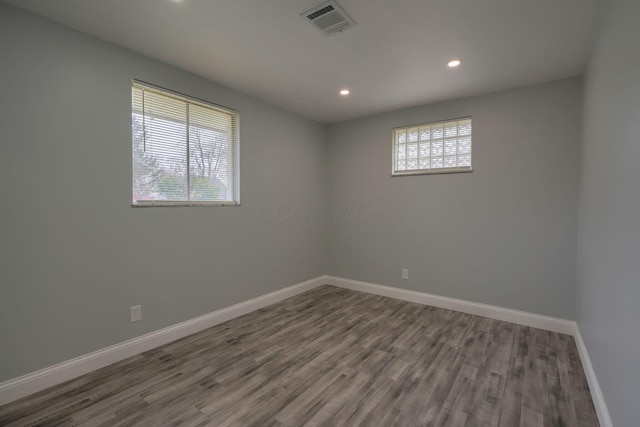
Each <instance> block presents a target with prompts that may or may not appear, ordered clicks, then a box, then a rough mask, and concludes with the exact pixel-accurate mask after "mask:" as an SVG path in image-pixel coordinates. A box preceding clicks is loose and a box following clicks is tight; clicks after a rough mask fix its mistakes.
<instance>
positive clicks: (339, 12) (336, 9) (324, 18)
mask: <svg viewBox="0 0 640 427" xmlns="http://www.w3.org/2000/svg"><path fill="white" fill-rule="evenodd" d="M301 16H302V17H303V18H304V19H305V20H307V21H308V22H310V23H311V24H312V25H313V26H314V27H316V28H317V29H318V30H320V31H321V32H322V33H323V34H324V35H326V36H330V35H332V34H335V33H340V32H342V31H344V30H346V29H347V28H351V27H353V26H354V25H356V23H355V21H354V20H353V19H351V17H350V16H349V15H347V12H345V11H344V10H343V9H342V8H341V7H340V6H339V5H338V3H336V2H335V1H328V2H326V3H322V4H321V5H318V6H316V7H314V8H313V9H310V10H307V11H306V12H305V13H303V14H302V15H301Z"/></svg>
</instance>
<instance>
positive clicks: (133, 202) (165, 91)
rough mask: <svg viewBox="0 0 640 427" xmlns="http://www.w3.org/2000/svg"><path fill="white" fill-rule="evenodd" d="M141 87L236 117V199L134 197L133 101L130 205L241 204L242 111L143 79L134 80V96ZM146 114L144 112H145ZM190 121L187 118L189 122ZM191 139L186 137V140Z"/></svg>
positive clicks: (233, 138) (233, 141)
mask: <svg viewBox="0 0 640 427" xmlns="http://www.w3.org/2000/svg"><path fill="white" fill-rule="evenodd" d="M136 87H137V88H140V89H144V90H149V91H153V92H156V93H158V94H160V95H163V96H167V97H170V98H175V99H177V100H180V101H183V102H186V103H188V104H193V105H198V106H200V107H204V108H208V109H213V110H218V111H221V112H222V113H226V114H230V115H231V116H232V121H233V131H232V135H231V138H230V139H231V142H230V143H231V153H232V155H231V161H232V163H233V172H232V174H231V179H232V180H233V189H232V194H233V195H234V197H233V200H206V201H205V200H134V199H133V196H134V195H135V191H136V189H135V187H134V185H133V184H134V179H135V177H134V173H135V170H134V166H133V162H134V159H133V143H134V141H133V139H134V135H133V114H134V113H135V111H134V107H133V105H132V106H131V112H130V115H129V119H130V128H131V140H130V142H131V147H130V149H131V156H132V158H131V180H132V186H131V190H132V193H131V207H134V208H151V207H213V206H240V113H239V112H238V111H237V110H235V109H233V108H229V107H225V106H223V105H220V104H216V103H213V102H210V101H207V100H204V99H201V98H197V97H194V96H190V95H186V94H183V93H180V92H176V91H174V90H171V89H167V88H165V87H162V86H157V85H154V84H151V83H148V82H145V81H142V80H137V79H132V80H131V97H132V98H133V89H134V88H136ZM142 114H144V112H143V113H142ZM187 123H188V122H187ZM188 143H189V142H188V141H187V144H188ZM187 173H190V172H189V171H187Z"/></svg>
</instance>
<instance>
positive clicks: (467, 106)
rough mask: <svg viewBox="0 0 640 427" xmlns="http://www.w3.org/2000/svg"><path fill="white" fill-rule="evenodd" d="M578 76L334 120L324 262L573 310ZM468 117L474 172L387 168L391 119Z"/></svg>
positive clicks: (425, 286)
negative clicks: (395, 172)
mask: <svg viewBox="0 0 640 427" xmlns="http://www.w3.org/2000/svg"><path fill="white" fill-rule="evenodd" d="M580 85H581V81H580V79H578V78H574V79H567V80H562V81H557V82H553V83H548V84H542V85H536V86H530V87H525V88H520V89H515V90H511V91H507V92H501V93H496V94H491V95H485V96H479V97H474V98H468V99H464V100H458V101H451V102H446V103H442V104H437V105H429V106H423V107H418V108H412V109H407V110H402V111H396V112H391V113H387V114H381V115H377V116H374V117H369V118H365V119H359V120H352V121H347V122H342V123H339V124H335V125H332V126H331V127H330V129H329V141H330V147H329V170H330V171H331V173H330V177H329V200H330V203H329V211H330V212H331V213H332V214H333V216H334V218H333V219H332V221H330V243H329V273H330V274H333V275H337V276H342V277H346V278H350V279H356V280H364V281H369V282H374V283H379V284H383V285H389V286H395V287H401V288H406V289H412V290H417V291H423V292H429V293H434V294H437V295H443V296H449V297H455V298H462V299H465V300H470V301H477V302H482V303H488V304H495V305H498V306H502V307H509V308H515V309H520V310H526V311H530V312H534V313H540V314H545V315H551V316H557V317H561V318H567V319H573V318H574V316H575V281H576V249H575V248H576V228H577V225H576V222H577V219H576V217H577V193H578V151H579V143H580V103H581V90H580ZM463 116H473V135H474V139H473V149H474V154H473V168H474V172H473V173H466V174H450V175H422V176H405V177H395V178H392V177H390V172H391V129H392V128H393V127H397V126H403V125H410V124H415V123H425V122H430V121H437V120H444V119H448V118H455V117H463ZM358 209H359V210H358ZM348 212H351V213H352V215H351V216H348V215H347V214H346V213H348ZM336 213H337V214H336ZM402 268H408V269H409V280H408V281H404V280H401V274H400V272H401V269H402Z"/></svg>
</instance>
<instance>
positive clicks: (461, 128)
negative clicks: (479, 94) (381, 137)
mask: <svg viewBox="0 0 640 427" xmlns="http://www.w3.org/2000/svg"><path fill="white" fill-rule="evenodd" d="M471 122H472V121H471V117H465V118H462V119H454V120H447V121H443V122H434V123H425V124H421V125H413V126H406V127H401V128H396V129H394V130H393V169H392V175H418V174H433V173H455V172H471V138H472V135H471V133H472V132H471V127H472V126H471Z"/></svg>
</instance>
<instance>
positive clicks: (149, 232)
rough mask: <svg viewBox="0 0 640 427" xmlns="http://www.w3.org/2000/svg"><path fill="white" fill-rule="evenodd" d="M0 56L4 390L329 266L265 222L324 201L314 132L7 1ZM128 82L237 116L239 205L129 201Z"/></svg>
mask: <svg viewBox="0 0 640 427" xmlns="http://www.w3.org/2000/svg"><path fill="white" fill-rule="evenodd" d="M0 60H1V66H0V200H1V201H2V208H1V209H0V224H1V226H0V227H1V228H0V235H1V243H0V286H1V288H0V347H1V350H0V381H3V380H7V379H10V378H14V377H17V376H19V375H21V374H25V373H28V372H31V371H34V370H36V369H39V368H43V367H46V366H49V365H51V364H54V363H57V362H61V361H64V360H67V359H70V358H72V357H75V356H79V355H82V354H85V353H88V352H90V351H93V350H97V349H100V348H103V347H105V346H108V345H111V344H114V343H118V342H121V341H124V340H126V339H129V338H132V337H135V336H139V335H141V334H144V333H146V332H149V331H153V330H157V329H159V328H162V327H166V326H169V325H172V324H175V323H177V322H180V321H184V320H187V319H191V318H193V317H196V316H198V315H202V314H205V313H208V312H211V311H213V310H216V309H219V308H222V307H226V306H229V305H231V304H234V303H238V302H241V301H244V300H247V299H249V298H252V297H256V296H258V295H262V294H265V293H268V292H271V291H274V290H277V289H281V288H283V287H284V286H288V285H291V284H294V283H298V282H301V281H304V280H307V279H310V278H312V277H316V276H318V275H320V274H323V273H325V271H326V268H325V258H324V257H325V254H326V246H325V232H324V225H323V224H322V223H321V222H320V221H315V222H308V221H302V220H300V221H280V222H277V221H270V220H269V216H268V215H265V214H264V213H265V212H269V209H271V207H273V206H276V205H285V206H315V205H317V204H323V203H325V190H326V188H325V176H326V128H325V126H324V125H320V124H317V123H314V122H312V121H309V120H306V119H303V118H301V117H298V116H296V115H293V114H291V113H287V112H284V111H282V110H279V109H277V108H274V107H272V106H269V105H267V104H265V103H263V102H260V101H257V100H255V99H252V98H250V97H248V96H245V95H243V94H240V93H237V92H235V91H233V90H230V89H228V88H225V87H221V86H219V85H216V84H213V83H211V82H209V81H206V80H204V79H201V78H199V77H197V76H194V75H191V74H188V73H186V72H184V71H181V70H178V69H176V68H173V67H170V66H168V65H165V64H162V63H159V62H157V61H153V60H151V59H148V58H145V57H142V56H139V55H137V54H134V53H132V52H130V51H128V50H124V49H121V48H118V47H115V46H113V45H110V44H107V43H104V42H102V41H99V40H97V39H95V38H91V37H88V36H85V35H82V34H80V33H77V32H74V31H71V30H69V29H67V28H65V27H62V26H59V25H57V24H54V23H51V22H49V21H46V20H42V19H40V18H37V17H35V16H33V15H29V14H26V13H23V12H20V11H18V10H16V9H13V8H10V7H7V6H5V5H2V4H0ZM132 78H136V79H141V80H144V81H148V82H151V83H154V84H157V85H160V86H164V87H167V88H171V89H173V90H175V91H179V92H183V93H186V94H189V95H193V96H197V97H200V98H203V99H206V100H210V101H213V102H215V103H218V104H222V105H225V106H228V107H231V108H235V109H237V110H239V111H240V120H241V127H240V136H241V197H242V206H241V207H233V208H231V207H227V208H152V209H134V208H131V207H130V199H131V142H130V140H131V136H130V133H131V131H130V129H131V124H130V123H131V119H130V115H131V94H130V84H131V79H132ZM135 304H142V311H143V320H142V321H141V322H139V323H135V324H130V323H129V321H128V315H129V314H128V309H129V306H132V305H135Z"/></svg>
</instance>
